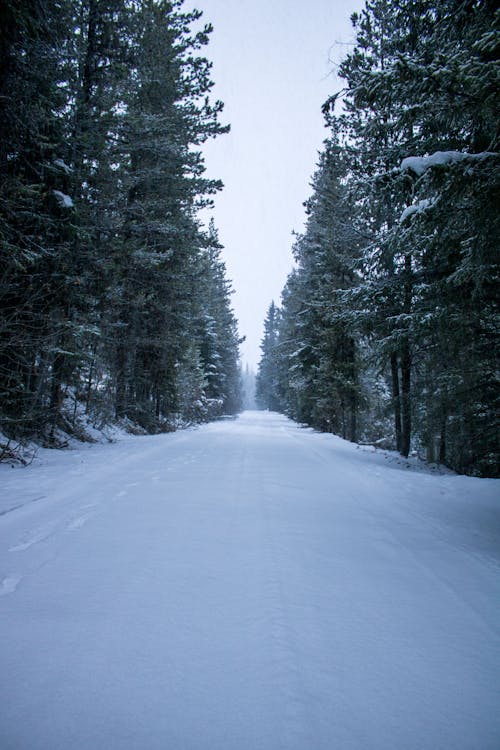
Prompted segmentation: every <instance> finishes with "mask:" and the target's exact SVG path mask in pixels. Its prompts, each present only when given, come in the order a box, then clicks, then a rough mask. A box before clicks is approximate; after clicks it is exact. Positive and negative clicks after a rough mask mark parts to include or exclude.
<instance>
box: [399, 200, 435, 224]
mask: <svg viewBox="0 0 500 750" xmlns="http://www.w3.org/2000/svg"><path fill="white" fill-rule="evenodd" d="M432 205H433V202H432V201H431V200H429V199H428V198H424V200H421V201H419V202H418V203H412V205H411V206H407V207H406V208H405V210H404V211H403V213H402V214H401V216H400V217H399V223H400V224H402V223H403V221H404V220H405V219H407V218H408V216H413V214H421V213H422V212H423V211H425V210H426V209H427V208H430V207H431V206H432Z"/></svg>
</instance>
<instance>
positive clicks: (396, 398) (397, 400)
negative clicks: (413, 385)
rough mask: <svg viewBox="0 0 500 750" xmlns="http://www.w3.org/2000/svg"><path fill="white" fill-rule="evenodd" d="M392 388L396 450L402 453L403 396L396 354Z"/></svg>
mask: <svg viewBox="0 0 500 750" xmlns="http://www.w3.org/2000/svg"><path fill="white" fill-rule="evenodd" d="M391 386H392V403H393V409H394V432H395V434H396V449H397V450H398V451H400V452H401V450H402V441H401V395H400V391H399V367H398V355H397V354H396V352H392V354H391Z"/></svg>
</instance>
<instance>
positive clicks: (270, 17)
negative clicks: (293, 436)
mask: <svg viewBox="0 0 500 750" xmlns="http://www.w3.org/2000/svg"><path fill="white" fill-rule="evenodd" d="M363 4H364V3H363V2H362V0H345V2H342V0H308V2H305V1H304V2H299V0H249V1H239V0H199V2H198V3H194V2H187V3H186V7H187V8H188V7H193V5H195V7H198V8H200V9H201V10H203V11H204V20H206V21H207V22H208V21H210V22H211V23H212V24H213V26H214V33H213V34H212V37H211V41H210V44H209V46H208V47H207V48H206V54H207V57H209V59H211V60H212V62H213V64H214V67H213V79H214V81H215V87H214V97H216V98H219V99H222V100H223V101H224V103H225V110H224V112H225V117H224V121H225V122H228V123H230V124H231V133H230V134H229V135H225V136H220V137H219V138H218V139H217V140H215V141H212V142H210V143H209V144H208V145H207V146H206V149H205V154H206V164H207V169H208V174H209V176H210V177H220V179H222V181H223V182H224V185H225V188H224V191H223V192H222V193H221V194H220V195H219V196H218V197H217V199H216V206H215V210H214V212H213V216H214V219H215V223H216V226H217V228H218V229H219V236H220V240H221V242H222V244H223V245H224V247H225V250H224V260H225V262H226V266H227V271H228V276H229V278H231V279H232V281H233V287H234V289H235V294H234V296H233V307H234V310H235V313H236V316H237V318H238V321H239V330H240V334H241V335H245V336H246V337H247V340H246V342H245V343H244V344H243V346H242V348H241V353H242V360H243V363H244V364H245V363H249V364H250V365H251V366H252V367H254V368H256V366H257V363H258V361H259V358H260V350H259V345H260V340H261V337H262V324H263V320H264V317H265V314H266V310H267V308H268V306H269V303H270V302H271V300H272V299H274V300H275V301H276V302H277V303H279V301H280V293H281V290H282V288H283V285H284V283H285V281H286V277H287V274H288V273H289V271H290V270H291V267H292V255H291V246H292V241H293V239H292V231H293V230H295V231H298V232H300V231H301V230H302V228H303V223H304V210H303V206H302V203H303V201H304V200H305V199H306V198H307V197H308V195H309V193H310V188H309V183H310V179H311V176H312V173H313V171H314V169H315V164H316V161H317V153H318V151H319V149H320V148H321V144H322V142H323V140H324V138H325V137H326V136H327V130H326V129H325V127H324V124H323V117H322V114H321V105H322V104H323V102H324V101H325V100H326V99H327V98H328V96H329V95H330V94H332V93H334V92H336V91H338V90H339V89H340V88H341V82H339V80H338V79H337V78H336V76H335V64H336V63H338V62H339V61H340V60H341V59H342V57H343V56H344V54H345V53H346V51H347V50H348V49H349V48H350V47H351V43H352V40H353V33H352V26H351V23H350V16H351V13H352V12H354V11H355V10H359V9H360V8H361V7H362V6H363Z"/></svg>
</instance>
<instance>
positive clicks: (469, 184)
mask: <svg viewBox="0 0 500 750" xmlns="http://www.w3.org/2000/svg"><path fill="white" fill-rule="evenodd" d="M352 22H353V26H354V29H355V34H356V37H355V38H356V41H355V44H354V47H353V49H352V51H351V52H350V53H349V54H348V55H347V56H346V57H345V59H344V60H343V61H342V63H341V65H340V70H339V73H340V76H341V78H342V79H343V82H344V88H343V90H342V91H341V92H338V93H337V94H335V95H333V96H332V97H330V98H329V100H328V101H327V102H326V103H325V105H324V108H323V112H324V115H325V118H326V124H327V126H328V128H329V135H328V138H327V140H326V141H325V143H324V148H323V150H322V152H321V154H320V156H319V163H318V166H317V170H316V172H315V174H314V177H313V180H312V194H311V197H310V198H309V199H308V200H307V202H306V203H305V207H306V215H307V220H306V225H305V229H304V231H303V233H301V234H300V235H298V236H296V237H295V242H294V246H293V252H294V258H295V267H294V269H293V270H292V272H291V273H290V275H289V278H288V280H287V283H286V285H285V288H284V290H283V294H282V302H281V306H280V307H278V306H277V305H275V304H274V302H273V303H272V304H271V306H270V307H269V310H268V315H267V318H266V322H265V329H264V337H263V340H262V359H261V363H260V367H259V373H258V378H257V397H258V402H259V404H260V406H261V407H264V408H270V409H277V410H280V411H283V412H285V413H287V414H289V415H290V416H292V417H293V418H294V419H297V420H299V421H301V422H304V423H307V424H309V425H312V426H314V427H316V428H317V429H320V430H324V431H331V432H334V433H336V434H339V435H341V436H343V437H344V438H347V439H349V440H352V441H358V442H370V443H373V444H375V445H382V446H386V447H393V448H396V449H397V450H398V451H399V452H400V453H401V454H402V455H403V456H408V454H409V453H410V451H418V452H419V453H421V454H424V455H426V457H427V459H428V460H430V461H439V462H441V463H443V464H446V465H448V466H449V467H451V468H453V469H455V470H457V471H459V472H462V473H468V474H476V475H483V476H495V475H498V470H499V451H498V434H499V433H498V421H497V416H496V415H497V414H498V393H499V390H498V371H499V370H498V320H499V317H498V248H497V243H498V237H499V234H500V232H499V230H500V226H499V214H498V206H499V197H500V196H499V157H498V142H499V125H498V123H499V119H498V113H499V109H500V108H499V86H498V76H499V50H500V12H499V11H498V9H497V6H496V3H493V2H490V1H489V0H482V1H481V0H432V1H431V0H418V2H416V1H415V0H397V2H396V1H395V0H393V1H391V2H389V1H388V0H368V2H366V4H365V7H364V9H363V10H362V11H361V12H360V13H359V14H354V15H353V16H352Z"/></svg>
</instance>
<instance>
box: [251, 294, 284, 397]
mask: <svg viewBox="0 0 500 750" xmlns="http://www.w3.org/2000/svg"><path fill="white" fill-rule="evenodd" d="M279 319H280V310H279V308H278V307H277V306H276V305H275V304H274V302H271V304H270V305H269V309H268V311H267V315H266V319H265V321H264V335H263V338H262V343H261V346H260V348H261V351H262V356H261V359H260V363H259V370H258V372H257V378H256V384H255V399H256V401H257V406H258V407H259V409H270V410H271V411H280V409H281V408H282V407H281V397H280V393H279V351H278V326H279Z"/></svg>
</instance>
